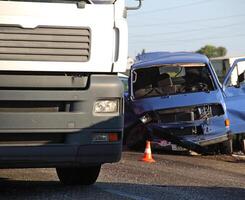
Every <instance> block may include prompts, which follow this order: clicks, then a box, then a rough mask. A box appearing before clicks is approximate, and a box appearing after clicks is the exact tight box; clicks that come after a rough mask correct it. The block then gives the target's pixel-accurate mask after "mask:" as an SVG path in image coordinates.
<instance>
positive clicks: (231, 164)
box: [0, 152, 245, 200]
mask: <svg viewBox="0 0 245 200" xmlns="http://www.w3.org/2000/svg"><path fill="white" fill-rule="evenodd" d="M141 156H142V154H140V153H134V152H124V154H123V158H122V160H121V162H120V163H116V164H106V165H104V166H103V168H102V171H101V174H100V176H99V179H98V181H97V183H96V184H95V185H93V186H90V187H79V186H76V187H72V186H63V185H61V184H60V183H59V181H58V179H57V176H56V173H55V170H53V169H21V170H13V169H12V170H0V177H1V178H0V199H32V200H33V199H133V200H148V199H170V200H172V199H173V200H174V199H186V200H191V199H195V200H199V199H201V200H205V199H207V200H216V199H222V200H226V199H227V200H228V199H229V200H230V199H234V200H244V199H245V162H244V161H237V160H236V159H235V158H231V157H214V156H209V157H202V156H184V155H182V156H181V155H154V158H155V160H156V161H157V162H156V163H153V164H147V163H143V162H140V161H138V159H139V158H140V157H141Z"/></svg>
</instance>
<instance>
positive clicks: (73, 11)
mask: <svg viewBox="0 0 245 200" xmlns="http://www.w3.org/2000/svg"><path fill="white" fill-rule="evenodd" d="M124 1H125V0H117V1H116V3H115V4H97V5H96V4H86V6H85V8H82V9H79V8H77V6H76V4H72V3H41V2H18V1H12V2H9V1H0V24H2V25H4V24H6V25H18V26H21V27H27V28H35V27H37V26H69V27H89V28H90V30H91V56H90V60H89V61H88V62H44V61H42V62H40V61H8V60H1V61H0V70H18V71H77V72H79V71H80V72H111V70H112V66H113V65H114V72H124V71H126V67H127V52H128V50H127V45H128V40H127V37H128V33H127V22H126V19H125V18H123V11H124ZM114 26H115V27H116V28H117V29H118V30H119V35H120V41H119V45H118V44H115V36H114V34H115V33H114V32H115V29H114ZM118 49H119V56H118V60H117V61H115V60H114V55H115V53H116V52H117V51H118Z"/></svg>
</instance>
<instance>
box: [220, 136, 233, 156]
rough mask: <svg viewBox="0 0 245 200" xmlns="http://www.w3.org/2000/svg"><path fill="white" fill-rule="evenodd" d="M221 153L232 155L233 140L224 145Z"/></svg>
mask: <svg viewBox="0 0 245 200" xmlns="http://www.w3.org/2000/svg"><path fill="white" fill-rule="evenodd" d="M221 153H223V154H232V153H233V140H232V139H229V140H227V141H225V142H223V143H222V146H221Z"/></svg>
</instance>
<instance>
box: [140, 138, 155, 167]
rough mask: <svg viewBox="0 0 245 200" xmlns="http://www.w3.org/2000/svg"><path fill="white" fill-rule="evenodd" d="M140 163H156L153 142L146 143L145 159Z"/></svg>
mask: <svg viewBox="0 0 245 200" xmlns="http://www.w3.org/2000/svg"><path fill="white" fill-rule="evenodd" d="M140 161H144V162H148V163H153V162H156V161H155V160H154V159H153V158H152V155H151V142H150V141H146V147H145V153H144V156H143V158H142V159H141V160H140Z"/></svg>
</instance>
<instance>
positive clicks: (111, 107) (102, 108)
mask: <svg viewBox="0 0 245 200" xmlns="http://www.w3.org/2000/svg"><path fill="white" fill-rule="evenodd" d="M118 112H119V100H118V99H115V100H97V101H96V102H95V104H94V113H95V114H100V113H118Z"/></svg>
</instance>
